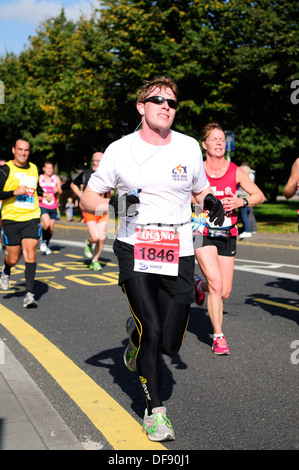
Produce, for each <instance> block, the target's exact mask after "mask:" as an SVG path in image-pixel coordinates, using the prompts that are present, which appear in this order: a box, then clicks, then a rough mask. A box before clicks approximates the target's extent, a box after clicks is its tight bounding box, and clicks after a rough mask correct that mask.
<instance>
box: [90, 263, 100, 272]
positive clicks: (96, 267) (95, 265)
mask: <svg viewBox="0 0 299 470" xmlns="http://www.w3.org/2000/svg"><path fill="white" fill-rule="evenodd" d="M89 269H92V270H93V271H101V269H102V266H101V264H100V263H99V261H92V262H91V263H90V265H89Z"/></svg>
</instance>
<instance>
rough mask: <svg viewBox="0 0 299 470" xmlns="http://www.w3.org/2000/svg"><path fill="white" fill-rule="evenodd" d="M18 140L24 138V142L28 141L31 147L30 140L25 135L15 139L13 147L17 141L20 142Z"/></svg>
mask: <svg viewBox="0 0 299 470" xmlns="http://www.w3.org/2000/svg"><path fill="white" fill-rule="evenodd" d="M18 140H23V141H24V142H27V143H28V144H29V146H30V147H31V145H30V142H29V140H28V139H26V138H25V137H18V138H17V139H15V142H14V145H13V147H15V146H16V143H17V142H18Z"/></svg>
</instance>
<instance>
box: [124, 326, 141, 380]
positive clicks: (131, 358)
mask: <svg viewBox="0 0 299 470" xmlns="http://www.w3.org/2000/svg"><path fill="white" fill-rule="evenodd" d="M135 329H136V325H135V322H134V319H133V318H132V317H130V318H128V320H127V323H126V331H127V333H128V335H129V345H128V346H127V347H126V349H125V352H124V363H125V365H126V367H127V368H128V369H129V370H130V371H131V372H135V371H136V370H137V367H136V355H137V350H138V347H137V346H135V344H134V343H133V341H132V333H133V331H134V330H135Z"/></svg>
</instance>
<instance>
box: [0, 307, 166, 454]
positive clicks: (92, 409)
mask: <svg viewBox="0 0 299 470" xmlns="http://www.w3.org/2000/svg"><path fill="white" fill-rule="evenodd" d="M0 323H1V324H2V325H3V326H4V327H5V328H6V329H7V330H8V331H9V332H10V333H11V334H12V335H13V336H14V337H15V338H16V339H17V340H18V342H19V343H20V344H22V346H24V347H25V348H26V349H27V350H28V351H29V352H30V353H31V354H32V355H33V356H34V357H35V358H36V359H37V361H38V362H39V363H40V364H41V365H42V366H43V367H44V368H45V369H46V370H47V372H48V373H49V374H50V375H51V376H52V377H53V378H54V379H55V380H56V382H57V383H58V384H59V385H60V387H61V388H62V389H63V390H64V391H65V392H66V393H67V394H68V395H69V396H70V397H71V399H72V400H73V401H74V402H75V403H76V404H77V405H78V406H79V408H81V410H82V411H83V412H84V413H85V414H86V415H87V416H88V418H89V419H90V420H91V422H92V423H93V424H94V426H95V427H96V428H97V429H98V430H99V431H100V432H101V433H102V434H103V435H104V437H105V438H106V439H107V441H108V442H109V443H110V444H111V445H112V447H113V448H114V449H115V450H157V451H158V450H162V449H165V447H163V446H162V445H161V444H160V443H153V442H151V441H149V440H148V438H147V437H146V435H145V434H144V433H143V432H142V430H141V423H137V421H136V420H135V419H134V418H132V416H131V415H130V414H129V413H128V412H126V411H125V410H124V409H123V408H122V407H121V406H120V405H119V404H118V403H117V402H116V401H115V400H114V399H113V398H112V397H110V396H109V395H108V393H106V392H105V391H104V390H103V389H102V388H101V387H99V385H97V384H96V383H95V382H94V381H93V380H92V379H91V378H90V377H89V376H88V375H87V374H86V373H85V372H83V370H81V369H80V368H79V367H78V366H76V364H74V363H73V362H72V361H71V360H70V359H69V358H68V357H67V356H66V355H65V354H63V353H62V352H61V351H60V350H59V349H58V348H56V347H55V346H54V345H53V344H52V343H51V342H50V341H48V340H47V339H46V338H45V337H44V336H43V335H42V334H41V333H39V332H38V331H36V330H35V329H34V328H33V327H32V326H30V325H29V324H28V323H26V322H25V321H24V320H23V319H22V318H20V317H19V316H18V315H16V314H15V313H14V312H12V311H11V310H9V309H7V308H6V307H4V306H2V305H0Z"/></svg>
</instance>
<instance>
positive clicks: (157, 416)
mask: <svg viewBox="0 0 299 470" xmlns="http://www.w3.org/2000/svg"><path fill="white" fill-rule="evenodd" d="M152 412H153V414H152V415H150V416H148V411H147V409H146V410H145V414H144V419H143V427H142V430H143V432H145V433H146V434H147V437H148V438H149V440H150V441H174V440H175V437H174V430H173V427H172V425H171V422H170V421H169V419H168V418H167V416H166V408H165V406H158V407H156V408H153V410H152Z"/></svg>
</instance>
